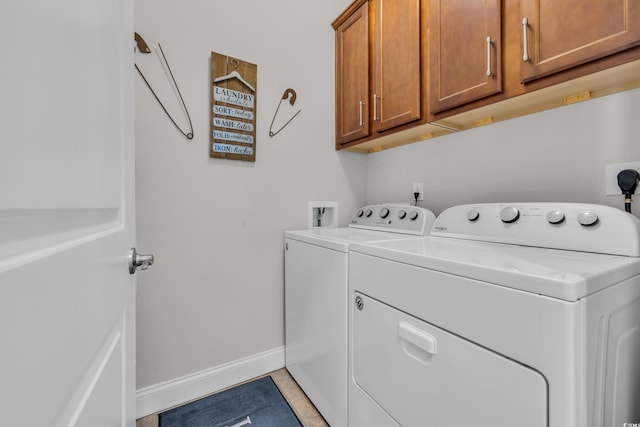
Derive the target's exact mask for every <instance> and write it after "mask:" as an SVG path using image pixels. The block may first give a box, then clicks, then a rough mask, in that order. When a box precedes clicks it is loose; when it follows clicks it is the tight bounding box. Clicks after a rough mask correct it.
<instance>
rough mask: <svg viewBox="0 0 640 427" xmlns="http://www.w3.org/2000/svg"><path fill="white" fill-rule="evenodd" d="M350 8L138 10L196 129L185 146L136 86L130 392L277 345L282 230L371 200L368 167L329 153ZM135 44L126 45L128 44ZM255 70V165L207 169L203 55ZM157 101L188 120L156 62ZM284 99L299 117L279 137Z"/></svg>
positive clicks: (185, 6)
mask: <svg viewBox="0 0 640 427" xmlns="http://www.w3.org/2000/svg"><path fill="white" fill-rule="evenodd" d="M347 4H348V1H347V0H330V1H326V0H325V1H313V2H312V1H298V0H272V1H268V2H263V1H248V0H234V1H204V0H184V1H179V2H176V1H173V0H136V2H135V31H137V32H138V33H140V34H141V35H142V36H143V37H144V39H145V40H146V41H147V43H148V44H149V46H150V47H151V48H153V49H154V50H157V46H156V43H158V42H160V44H161V45H162V49H163V51H164V53H165V55H166V56H167V59H168V61H169V65H170V67H171V71H172V72H173V74H174V76H175V77H176V80H177V81H178V85H179V88H180V91H181V92H182V96H183V97H184V99H185V102H186V103H187V107H188V109H189V113H190V115H191V118H192V120H193V124H194V128H195V129H194V134H195V138H194V139H193V140H192V141H188V140H186V139H185V138H184V137H183V136H182V135H180V134H179V133H178V131H177V130H175V129H174V128H173V126H172V125H171V123H170V122H169V120H168V119H167V117H166V116H165V115H164V112H163V111H162V110H161V108H160V107H159V105H158V103H157V102H156V101H155V99H153V96H152V95H151V93H150V92H149V90H148V89H147V87H146V86H145V85H144V82H143V81H142V79H141V78H140V77H139V76H137V75H136V76H135V79H136V81H135V83H136V139H137V141H136V144H137V154H136V156H137V158H136V167H137V172H136V178H137V184H136V192H137V193H136V196H137V218H138V248H139V249H140V250H141V251H148V252H153V253H154V254H155V256H156V264H155V265H154V266H153V268H151V269H149V270H147V271H145V272H143V274H139V276H138V277H139V293H138V315H137V321H138V331H137V333H138V346H137V351H138V355H137V359H138V365H137V366H138V369H137V370H138V375H137V380H138V383H137V387H138V388H139V389H140V388H143V387H146V386H150V385H154V384H157V383H160V382H163V381H170V380H172V379H175V378H178V377H181V376H184V375H187V374H191V373H194V372H198V371H201V370H204V369H209V368H212V367H216V366H219V365H221V364H224V363H227V362H231V361H234V360H237V359H240V358H243V357H248V356H251V355H254V354H257V353H260V352H264V351H267V350H271V349H274V348H276V347H278V346H282V345H283V344H284V325H283V322H284V312H283V249H282V238H283V231H284V230H285V229H293V228H306V227H307V203H308V202H309V201H335V202H338V204H339V205H338V209H339V213H340V217H341V219H340V220H341V222H342V223H345V222H346V221H347V217H348V216H350V214H351V212H353V211H354V210H355V209H356V207H358V206H360V205H362V204H363V203H364V202H365V200H364V198H365V195H366V189H365V169H366V160H367V159H366V156H362V155H360V154H354V153H342V152H340V153H338V152H336V151H335V150H334V148H333V141H334V97H333V93H334V33H333V29H332V28H331V25H330V24H331V21H333V19H335V17H336V16H337V15H338V14H339V13H340V12H341V11H342V10H343V9H344V8H345V7H346V5H347ZM132 43H133V42H132ZM212 51H214V52H217V53H221V54H224V55H230V56H233V57H236V58H239V59H241V60H243V61H247V62H251V63H253V64H257V66H258V85H257V89H258V95H257V100H258V104H257V110H256V111H257V136H256V137H257V156H256V162H255V164H252V163H247V162H239V161H233V160H221V159H209V151H208V150H209V149H208V141H209V139H208V133H209V79H210V63H209V61H210V55H211V52H212ZM135 58H136V62H137V64H138V65H139V67H140V68H141V69H142V71H143V73H144V74H145V76H147V78H148V79H149V80H150V81H151V84H152V86H153V87H154V89H155V90H156V91H157V92H158V95H159V96H160V98H161V99H162V100H163V102H164V103H165V104H166V105H167V108H168V109H170V110H171V111H172V113H173V114H174V116H175V117H176V121H177V122H178V123H179V124H181V125H182V126H183V128H186V123H187V120H186V118H185V116H184V114H183V113H182V112H181V111H180V104H179V102H178V101H177V98H176V96H175V94H174V93H173V90H172V88H171V86H170V83H169V80H168V79H167V76H166V74H165V73H164V72H163V71H162V68H161V63H160V62H159V60H158V55H157V54H156V53H152V54H149V55H143V54H141V53H136V56H135ZM288 87H291V88H293V89H294V90H295V91H296V92H297V95H298V97H297V101H296V103H295V106H294V107H291V106H289V104H286V103H283V104H282V107H281V109H280V112H279V114H278V117H279V118H280V117H282V118H287V117H289V116H290V115H291V114H292V113H294V112H295V111H297V109H298V108H301V109H302V112H301V113H300V115H299V116H298V117H296V119H295V120H294V121H292V122H291V124H290V125H289V126H288V127H287V128H285V129H284V130H283V131H282V132H281V133H279V134H278V135H277V136H276V137H274V138H270V137H269V136H268V131H269V125H270V124H271V119H272V117H273V113H274V112H275V109H276V107H277V105H278V101H279V100H280V99H281V97H282V94H283V92H284V90H285V89H286V88H288Z"/></svg>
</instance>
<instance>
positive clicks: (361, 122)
mask: <svg viewBox="0 0 640 427" xmlns="http://www.w3.org/2000/svg"><path fill="white" fill-rule="evenodd" d="M363 107H364V102H362V101H360V127H362V126H363V125H364V122H363V121H362V109H363Z"/></svg>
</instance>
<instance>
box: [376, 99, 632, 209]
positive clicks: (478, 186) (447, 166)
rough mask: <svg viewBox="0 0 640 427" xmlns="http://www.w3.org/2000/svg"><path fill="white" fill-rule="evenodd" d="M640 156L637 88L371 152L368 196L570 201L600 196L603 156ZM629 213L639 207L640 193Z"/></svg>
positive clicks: (617, 202) (432, 204)
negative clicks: (416, 185)
mask: <svg viewBox="0 0 640 427" xmlns="http://www.w3.org/2000/svg"><path fill="white" fill-rule="evenodd" d="M639 160H640V89H635V90H633V91H629V92H623V93H619V94H615V95H610V96H607V97H603V98H597V99H593V100H590V101H586V102H582V103H579V104H573V105H569V106H565V107H562V108H557V109H553V110H549V111H544V112H541V113H537V114H532V115H529V116H525V117H520V118H517V119H512V120H509V121H505V122H499V123H495V124H492V125H488V126H485V127H480V128H476V129H473V130H468V131H465V132H461V133H457V134H453V135H448V136H445V137H440V138H436V139H432V140H426V141H422V142H418V143H414V144H410V145H407V146H403V147H399V148H394V149H391V150H387V151H381V152H378V153H375V154H369V155H368V173H367V202H369V203H378V202H383V201H398V200H408V199H409V198H410V197H411V195H410V193H411V189H412V183H413V182H424V192H425V200H424V202H420V205H421V206H425V207H427V208H429V209H431V210H433V211H434V213H436V214H439V213H440V212H442V210H444V209H446V208H447V207H449V206H453V205H458V204H463V203H474V202H508V201H575V202H589V203H600V204H607V205H611V206H616V207H620V208H623V207H624V204H623V199H622V196H605V178H604V171H605V164H607V163H619V162H628V161H639ZM637 199H638V201H637V202H636V206H635V210H634V213H638V212H640V196H639V197H637Z"/></svg>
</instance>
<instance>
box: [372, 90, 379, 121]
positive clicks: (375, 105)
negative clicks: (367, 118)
mask: <svg viewBox="0 0 640 427" xmlns="http://www.w3.org/2000/svg"><path fill="white" fill-rule="evenodd" d="M376 120H378V95H376V94H375V93H374V94H373V121H376Z"/></svg>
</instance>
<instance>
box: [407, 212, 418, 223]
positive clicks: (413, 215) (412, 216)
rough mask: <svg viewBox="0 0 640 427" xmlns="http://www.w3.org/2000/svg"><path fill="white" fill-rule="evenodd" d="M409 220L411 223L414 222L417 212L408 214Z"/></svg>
mask: <svg viewBox="0 0 640 427" xmlns="http://www.w3.org/2000/svg"><path fill="white" fill-rule="evenodd" d="M409 219H410V220H411V221H415V220H416V219H418V211H411V212H409Z"/></svg>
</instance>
